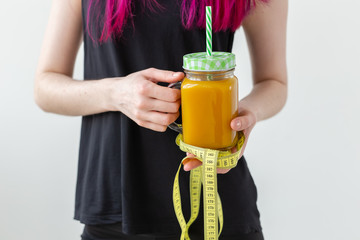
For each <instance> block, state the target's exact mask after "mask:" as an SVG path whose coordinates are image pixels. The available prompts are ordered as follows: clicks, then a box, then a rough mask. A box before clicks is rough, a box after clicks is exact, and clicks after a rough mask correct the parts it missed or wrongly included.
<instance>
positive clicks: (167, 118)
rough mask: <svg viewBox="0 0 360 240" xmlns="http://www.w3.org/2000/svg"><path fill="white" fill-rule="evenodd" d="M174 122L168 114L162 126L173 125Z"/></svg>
mask: <svg viewBox="0 0 360 240" xmlns="http://www.w3.org/2000/svg"><path fill="white" fill-rule="evenodd" d="M172 122H173V120H172V115H171V114H166V115H165V116H164V119H163V124H162V125H166V126H167V125H169V124H170V123H172Z"/></svg>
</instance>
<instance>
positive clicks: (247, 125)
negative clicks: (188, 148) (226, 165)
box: [183, 109, 256, 174]
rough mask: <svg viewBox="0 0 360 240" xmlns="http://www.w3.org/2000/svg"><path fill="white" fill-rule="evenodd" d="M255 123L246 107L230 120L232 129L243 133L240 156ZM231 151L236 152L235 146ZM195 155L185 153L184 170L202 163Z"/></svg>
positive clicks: (254, 118)
mask: <svg viewBox="0 0 360 240" xmlns="http://www.w3.org/2000/svg"><path fill="white" fill-rule="evenodd" d="M255 124H256V116H255V114H254V113H253V112H251V111H249V110H246V109H239V116H238V117H236V118H234V119H233V120H232V121H231V124H230V125H231V128H232V129H233V130H234V131H237V132H240V131H242V132H243V133H244V135H245V142H244V145H243V147H242V150H241V154H240V157H241V156H242V155H243V154H244V150H245V147H246V144H247V141H248V139H249V135H250V132H251V130H252V129H253V128H254V126H255ZM231 151H232V152H233V153H234V152H236V147H233V148H232V149H231ZM194 157H195V155H193V154H190V153H187V159H185V160H184V161H183V164H184V170H185V171H190V170H192V169H194V168H197V167H199V166H201V165H202V162H201V161H199V160H197V159H196V158H194ZM230 170H231V169H220V168H218V169H217V173H220V174H224V173H227V172H229V171H230Z"/></svg>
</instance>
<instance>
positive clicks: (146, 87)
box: [138, 81, 149, 95]
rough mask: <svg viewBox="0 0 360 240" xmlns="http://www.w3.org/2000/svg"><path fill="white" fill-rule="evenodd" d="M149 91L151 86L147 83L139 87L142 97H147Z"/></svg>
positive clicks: (144, 82)
mask: <svg viewBox="0 0 360 240" xmlns="http://www.w3.org/2000/svg"><path fill="white" fill-rule="evenodd" d="M148 89H149V84H148V83H147V82H146V81H143V82H141V83H140V84H139V85H138V93H139V94H140V95H146V93H147V92H148Z"/></svg>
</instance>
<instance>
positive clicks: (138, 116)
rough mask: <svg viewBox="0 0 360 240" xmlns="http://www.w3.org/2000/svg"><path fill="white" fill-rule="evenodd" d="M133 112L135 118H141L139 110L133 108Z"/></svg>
mask: <svg viewBox="0 0 360 240" xmlns="http://www.w3.org/2000/svg"><path fill="white" fill-rule="evenodd" d="M133 114H134V117H135V118H137V119H139V118H141V113H140V111H139V110H137V109H135V110H134V113H133ZM138 121H140V120H138ZM139 125H140V124H139Z"/></svg>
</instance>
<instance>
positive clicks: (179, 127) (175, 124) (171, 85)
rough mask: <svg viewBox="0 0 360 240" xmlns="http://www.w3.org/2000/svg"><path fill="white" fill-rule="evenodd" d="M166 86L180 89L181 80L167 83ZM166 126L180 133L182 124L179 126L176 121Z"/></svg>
mask: <svg viewBox="0 0 360 240" xmlns="http://www.w3.org/2000/svg"><path fill="white" fill-rule="evenodd" d="M168 87H169V88H175V89H179V90H180V89H181V82H176V83H171V84H169V86H168ZM168 128H170V129H171V130H174V131H175V132H178V133H181V134H182V126H181V124H178V123H176V122H172V123H170V125H169V126H168Z"/></svg>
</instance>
